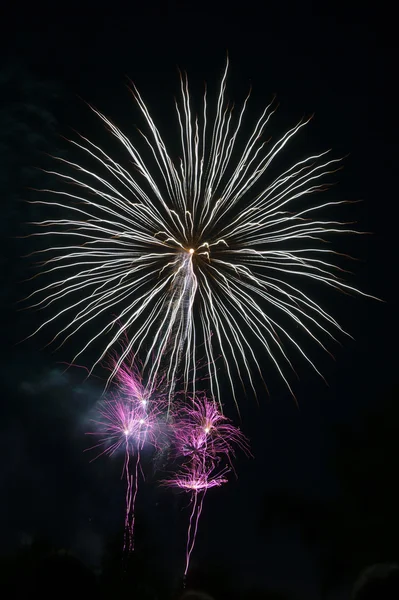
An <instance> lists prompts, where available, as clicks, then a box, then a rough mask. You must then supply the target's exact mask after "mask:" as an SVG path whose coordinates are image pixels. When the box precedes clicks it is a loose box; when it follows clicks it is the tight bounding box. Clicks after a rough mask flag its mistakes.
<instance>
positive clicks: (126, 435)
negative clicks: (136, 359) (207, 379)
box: [91, 363, 165, 553]
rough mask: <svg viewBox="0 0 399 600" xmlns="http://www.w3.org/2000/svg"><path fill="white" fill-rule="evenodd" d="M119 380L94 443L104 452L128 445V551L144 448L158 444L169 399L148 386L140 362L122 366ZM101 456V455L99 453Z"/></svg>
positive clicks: (98, 422) (105, 404) (103, 408)
mask: <svg viewBox="0 0 399 600" xmlns="http://www.w3.org/2000/svg"><path fill="white" fill-rule="evenodd" d="M116 382H117V384H118V387H119V390H118V392H117V393H116V394H114V395H113V396H112V397H111V399H106V400H103V401H102V403H101V405H100V407H99V408H98V412H99V415H100V419H99V420H94V423H95V424H96V426H97V428H98V429H99V432H95V435H100V436H101V439H100V440H99V442H98V443H97V444H96V445H95V446H94V447H92V448H91V449H93V448H97V447H99V446H102V447H104V449H103V451H102V452H101V453H100V455H102V454H108V455H112V454H114V453H115V452H117V451H118V450H120V449H121V448H124V451H125V458H124V465H123V470H122V477H123V476H125V478H126V495H125V499H126V510H125V533H124V546H123V549H124V551H126V552H127V553H130V552H132V551H133V550H134V525H135V504H136V497H137V492H138V479H139V467H140V458H141V452H142V450H143V448H144V445H145V444H146V443H149V444H150V445H151V446H153V447H155V448H157V447H158V446H159V443H160V441H159V438H161V437H162V436H163V435H164V432H163V431H162V415H163V412H164V409H165V401H164V400H163V397H162V394H161V393H160V395H159V396H157V394H156V393H154V390H153V389H151V390H148V389H146V387H145V386H144V384H143V380H142V377H141V374H140V371H139V369H138V367H137V364H136V363H133V364H132V365H131V366H127V365H126V364H123V365H121V366H120V368H119V371H118V374H117V378H116ZM96 458H98V457H96Z"/></svg>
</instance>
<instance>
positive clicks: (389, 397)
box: [0, 1, 399, 599]
mask: <svg viewBox="0 0 399 600" xmlns="http://www.w3.org/2000/svg"><path fill="white" fill-rule="evenodd" d="M1 10H2V15H1V16H0V22H1V23H2V29H3V31H2V35H1V45H2V52H1V59H2V60H1V63H0V64H1V69H0V152H1V162H0V186H1V202H2V207H3V215H2V219H1V220H0V226H1V228H2V240H3V249H4V259H5V260H4V262H3V270H4V275H5V279H4V283H3V285H2V289H1V299H2V311H1V319H2V323H1V326H2V329H1V332H2V349H3V359H2V362H1V368H2V384H3V394H2V411H3V414H2V418H1V420H0V443H1V447H2V451H1V454H0V465H1V473H0V481H1V490H2V492H1V510H0V519H1V521H3V522H1V523H0V531H1V536H0V538H1V552H2V553H3V555H4V557H8V558H4V560H5V561H6V562H5V563H4V564H8V562H7V561H8V560H11V559H10V558H9V557H10V556H12V555H15V553H17V556H21V555H24V556H26V555H29V553H32V554H34V553H35V552H36V553H38V554H40V553H42V554H40V556H42V555H43V556H47V555H48V554H49V553H50V554H51V552H53V550H54V549H56V550H60V549H62V550H65V551H68V552H70V553H72V554H73V555H74V556H76V557H77V558H78V559H79V560H81V561H83V563H84V564H86V565H88V566H89V567H90V568H92V569H94V570H96V572H99V570H100V568H101V564H103V561H104V556H108V555H109V553H111V554H112V550H107V549H109V548H113V547H114V546H112V544H118V540H119V537H118V536H119V533H120V532H119V528H120V524H121V520H122V518H123V492H124V489H123V488H124V486H123V483H122V482H121V481H120V480H119V477H120V469H121V464H120V463H119V462H118V461H117V460H114V461H112V460H111V461H108V462H107V460H100V461H97V462H95V463H91V464H90V463H89V459H90V458H91V457H90V456H89V455H88V454H84V453H83V451H84V449H85V448H87V446H88V442H87V438H86V437H85V436H84V432H85V431H87V430H88V428H89V425H88V422H89V419H90V416H91V409H92V407H93V406H94V404H95V402H96V400H97V398H98V396H99V394H100V391H101V383H102V382H101V379H92V380H91V381H90V382H85V381H84V376H83V373H82V372H80V371H79V370H69V371H68V372H67V373H64V372H63V365H61V364H60V361H63V360H69V359H70V358H71V356H70V355H68V356H64V354H63V352H62V350H61V351H59V352H57V353H53V352H52V350H51V348H45V347H43V346H44V344H45V343H46V342H47V341H48V339H49V337H46V336H47V333H46V335H43V336H41V337H40V336H39V338H38V339H37V338H34V339H33V340H29V341H27V342H25V343H23V344H20V345H17V342H19V341H20V340H21V339H22V338H23V337H24V336H25V335H27V334H28V333H30V332H31V330H32V329H35V328H36V327H37V326H38V325H39V324H40V322H41V320H42V315H40V313H35V312H18V311H17V301H19V300H21V299H22V298H23V297H24V296H25V295H26V289H27V288H26V284H25V283H23V280H24V279H26V278H27V277H29V276H31V275H32V271H31V264H30V259H29V258H22V255H24V254H26V253H28V252H30V251H31V250H32V248H33V247H34V246H31V245H30V244H31V243H32V242H30V241H29V240H28V241H27V240H21V239H19V238H18V236H23V235H26V234H27V233H29V231H31V229H30V228H29V226H28V225H27V224H26V223H27V222H28V221H32V220H35V219H40V218H45V216H44V213H43V209H40V210H39V209H37V208H32V206H29V205H28V204H26V203H25V202H24V201H25V200H27V199H28V200H29V199H33V198H36V197H37V193H36V192H34V191H33V190H32V189H31V188H36V187H45V186H46V185H47V184H48V181H49V177H48V176H46V175H44V174H43V173H42V172H41V171H40V170H39V169H40V168H43V167H44V168H47V167H48V166H49V164H50V163H49V158H48V156H47V153H58V154H60V153H61V155H63V156H65V157H67V158H71V159H72V160H73V158H74V156H73V149H71V148H70V147H69V146H68V145H67V144H66V143H65V142H64V140H63V138H62V136H67V137H71V136H73V135H74V134H73V131H72V129H76V130H78V131H79V132H80V133H82V134H84V135H87V136H88V137H89V138H91V139H93V140H94V141H98V142H99V143H100V145H101V143H103V144H107V141H108V137H107V135H106V134H105V133H104V132H103V131H102V129H101V125H100V124H99V122H98V121H97V120H96V118H95V117H94V116H93V115H92V114H91V113H90V111H89V109H88V108H87V106H86V105H85V101H86V102H89V103H91V104H93V105H95V106H96V107H97V108H99V109H100V110H101V111H103V112H104V113H105V114H106V115H108V116H109V117H110V118H111V119H112V120H113V121H115V122H116V123H117V124H118V125H119V126H120V127H121V129H122V130H124V131H125V132H126V133H127V134H128V135H129V134H132V135H135V130H134V126H135V125H136V123H137V121H138V113H137V111H136V109H135V108H134V106H133V103H132V99H131V97H130V95H129V92H128V91H127V89H126V82H127V77H130V78H131V79H132V80H133V81H134V82H135V83H136V85H137V86H138V88H139V89H140V91H141V93H142V95H143V96H144V99H145V100H146V102H147V104H148V107H149V109H150V112H151V113H152V114H153V116H154V119H155V121H156V122H157V123H161V124H162V125H161V130H162V131H163V133H164V136H165V138H167V139H172V140H173V136H174V135H175V122H174V107H173V97H174V95H175V94H176V93H177V92H178V83H179V82H178V74H177V66H178V67H180V68H182V69H185V70H187V72H188V74H189V78H190V81H191V82H192V87H193V90H194V94H197V96H198V95H199V94H200V93H202V85H203V81H204V80H206V81H207V82H208V86H209V88H212V89H213V90H216V89H217V85H218V84H219V81H220V76H221V74H222V71H223V67H224V64H225V56H226V51H228V52H229V56H230V60H231V69H230V74H229V95H230V96H231V97H233V98H237V99H242V98H243V97H244V95H245V94H246V92H247V89H248V86H249V84H250V83H251V84H252V86H253V94H252V100H251V105H250V111H251V112H252V111H253V114H254V115H257V114H258V113H259V112H260V110H261V109H262V108H263V107H264V105H265V104H266V103H268V102H269V100H270V98H271V97H272V95H273V94H274V93H275V94H277V98H278V100H279V102H280V108H279V110H278V113H277V114H276V115H275V116H274V118H273V123H272V125H271V133H272V135H277V134H278V133H279V132H282V131H284V130H285V128H286V127H289V126H291V125H293V124H294V123H296V122H297V120H298V119H299V118H301V117H302V116H303V115H309V114H312V113H313V112H314V113H315V118H314V120H313V121H312V123H311V124H310V125H309V126H308V127H306V130H305V131H304V132H303V133H301V142H298V144H297V145H296V144H294V146H293V148H289V149H287V152H291V153H292V155H291V157H290V158H292V160H293V161H294V160H300V159H301V158H303V156H305V155H306V154H308V153H313V152H317V151H320V150H324V149H326V148H330V147H331V148H333V149H334V152H335V154H336V155H346V154H349V157H348V158H347V159H346V160H345V169H344V171H342V172H340V174H339V178H338V179H339V186H337V187H335V188H334V191H333V192H332V193H333V194H335V195H336V197H337V198H338V199H351V200H358V199H360V200H363V202H362V203H360V204H357V205H356V208H355V211H354V212H353V209H351V212H350V218H353V216H355V218H356V221H357V227H358V228H359V229H360V230H363V231H370V232H372V235H369V236H364V237H361V238H360V237H357V236H354V237H353V238H347V239H345V243H344V247H345V250H346V251H347V252H348V253H349V254H351V255H353V256H355V257H357V258H359V261H357V262H355V263H351V265H350V268H351V270H352V271H353V273H354V274H353V275H352V276H350V282H353V283H355V284H356V285H357V286H358V287H359V288H360V289H362V290H363V291H365V292H366V293H370V294H374V295H377V296H379V297H380V298H382V299H383V300H385V301H386V303H379V302H376V301H373V300H368V299H365V298H361V297H356V298H350V297H348V298H347V297H344V296H342V295H338V294H337V295H335V296H334V295H331V296H329V295H327V294H326V295H325V298H324V305H325V307H326V308H327V310H329V311H330V312H332V313H333V315H334V316H335V317H336V318H337V319H338V321H339V322H340V323H341V324H342V326H343V328H344V329H346V330H349V331H350V333H351V335H353V337H354V340H351V339H349V338H347V339H344V340H343V345H342V346H341V347H340V346H339V345H336V346H334V347H331V350H332V351H333V353H334V357H335V361H333V360H331V359H330V358H329V357H328V356H327V355H326V356H323V355H322V354H321V353H320V352H319V351H318V350H317V349H315V348H313V352H314V354H313V358H315V359H316V362H317V365H318V366H319V367H320V369H321V370H322V372H323V374H324V375H325V377H326V380H327V381H328V384H329V385H328V386H326V385H325V384H324V382H323V381H321V380H320V379H318V377H317V375H316V374H315V373H313V372H311V371H310V370H309V369H308V368H302V365H300V366H299V368H298V375H299V379H298V381H296V382H295V381H294V389H295V393H296V396H297V400H298V405H299V407H298V406H296V404H295V402H294V401H293V399H292V397H291V396H290V394H289V392H288V391H287V390H286V389H285V388H284V386H283V383H282V382H280V381H279V380H278V379H277V377H276V375H275V374H274V372H273V371H272V370H270V375H269V373H268V372H267V371H265V378H266V380H267V382H268V384H270V389H271V391H272V393H271V396H270V397H269V398H268V397H260V398H259V406H258V405H257V404H256V402H255V400H254V399H253V398H251V397H248V398H245V397H242V399H241V408H242V422H241V426H242V427H243V429H244V431H245V432H246V433H247V434H248V435H249V437H250V438H251V444H252V450H253V454H254V457H255V458H254V459H252V460H244V459H241V460H239V461H238V464H237V470H238V474H239V479H238V481H231V482H230V483H229V485H228V486H225V488H224V489H222V490H212V491H211V492H210V493H209V496H208V497H207V502H206V506H205V509H204V513H203V517H202V525H201V530H200V533H199V536H198V544H197V547H196V550H195V554H194V555H193V572H197V574H198V575H197V584H198V585H199V586H202V587H208V588H209V591H210V592H213V593H215V594H216V591H215V590H216V589H219V588H220V589H225V590H226V589H227V588H228V587H229V586H230V587H232V588H233V589H235V590H236V591H237V590H241V591H242V593H243V594H244V596H242V597H249V591H248V590H249V589H250V588H255V587H257V588H260V589H263V590H265V589H266V588H268V589H274V588H276V589H281V590H286V592H285V593H286V594H287V596H281V597H293V598H294V597H298V598H308V599H312V598H320V597H325V598H327V597H331V598H340V597H342V598H344V597H346V596H345V594H346V593H347V590H348V589H349V587H350V585H351V582H352V581H353V578H354V577H355V576H356V575H357V573H358V571H359V570H360V569H361V568H362V567H363V566H365V565H366V564H370V563H373V562H378V561H381V560H399V556H398V552H397V550H395V547H396V546H395V544H394V541H393V540H394V539H397V536H398V533H399V526H398V523H397V520H396V521H395V512H396V511H395V508H394V506H395V505H394V501H393V498H396V496H395V480H396V478H397V469H396V465H397V459H398V457H399V452H398V445H397V442H396V437H397V433H396V432H397V427H399V421H398V417H399V411H398V408H397V401H398V400H399V398H398V394H397V383H398V378H397V372H396V369H397V318H396V310H397V304H396V289H397V266H396V265H397V260H396V259H397V250H396V248H397V233H396V230H397V219H396V217H397V201H398V199H397V185H396V180H395V174H396V170H397V159H398V153H397V131H398V130H397V123H398V120H397V92H396V85H397V83H396V71H397V67H396V65H397V51H396V38H397V32H396V29H395V24H394V15H393V14H391V13H390V10H391V9H389V8H388V6H387V5H384V4H381V3H379V4H378V6H377V7H373V8H365V6H364V5H363V4H361V3H359V4H358V5H357V4H355V3H351V4H350V6H349V5H348V4H347V3H343V4H342V5H340V4H339V3H331V4H329V3H325V2H320V3H313V4H312V3H309V2H302V3H298V4H293V5H290V4H289V3H281V4H278V8H277V4H276V5H273V6H271V5H269V3H261V2H259V3H251V2H245V3H240V4H239V5H238V4H237V5H235V4H234V3H232V2H229V3H228V2H226V3H223V2H213V3H206V2H205V3H204V2H201V3H191V2H166V1H165V2H151V1H150V2H148V3H135V2H131V3H126V4H125V5H118V3H108V4H105V3H104V4H103V5H101V6H94V4H93V5H89V4H88V5H87V6H86V7H85V6H84V5H80V6H74V5H73V4H68V5H65V6H63V5H62V4H60V5H57V6H55V5H50V4H49V5H48V6H47V7H46V6H45V5H44V4H41V3H39V4H35V5H34V7H27V6H25V4H22V3H21V4H18V3H12V4H11V3H10V4H9V5H7V4H5V5H4V4H3V6H2V9H1ZM393 10H394V9H393V8H392V11H393ZM71 153H72V154H71ZM343 218H346V215H345V216H343ZM53 333H54V331H53ZM48 335H50V332H49V334H48ZM266 368H268V367H267V366H266V363H265V369H266ZM98 375H99V377H101V372H100V373H99V374H98ZM227 404H228V402H227ZM228 413H229V415H230V416H231V417H232V418H234V419H236V420H237V415H236V413H235V411H234V406H233V404H231V406H230V410H229V409H228ZM370 414H371V415H373V416H372V417H370V416H369V415H370ZM377 414H378V415H379V416H378V418H377V416H376V415H377ZM148 460H149V457H148ZM149 471H150V472H151V469H149ZM155 483H156V477H154V476H152V475H151V476H150V477H149V482H148V486H147V487H146V488H145V490H144V487H143V488H142V489H143V491H142V494H141V500H140V501H139V505H138V516H139V519H141V523H142V525H141V528H142V533H140V531H139V532H138V538H139V540H140V539H142V554H143V557H144V558H143V564H144V565H145V568H144V567H143V569H144V571H145V572H146V573H147V574H149V577H150V579H151V577H155V575H154V573H157V572H158V571H159V570H160V569H161V566H162V565H167V568H166V571H167V574H168V577H169V579H172V580H173V581H174V582H175V581H176V580H177V579H178V577H179V573H180V570H181V566H182V560H183V547H184V535H185V520H184V518H185V517H187V511H186V512H182V511H183V509H184V507H185V506H186V504H187V502H186V501H185V500H184V499H182V498H181V497H177V496H175V495H173V494H171V493H164V492H162V491H161V492H160V491H158V488H157V487H156V485H155ZM396 495H397V492H396ZM396 506H397V504H396ZM396 519H397V517H396ZM365 532H367V534H366V533H365ZM140 536H141V538H140ZM362 536H364V538H363V537H362ZM395 536H396V538H395ZM115 539H116V540H117V541H116V542H115V541H114V540H115ZM38 548H39V549H38ZM51 549H52V550H51ZM107 552H108V554H107ZM115 552H116V551H115ZM146 552H147V554H146ZM13 553H14V554H13ZM46 553H47V554H46ZM395 553H396V554H395ZM19 564H20V565H21V564H22V563H21V562H19ZM20 568H21V569H23V568H24V567H23V566H20ZM103 568H104V567H103ZM144 571H143V570H142V572H144ZM201 573H202V574H201ZM211 573H216V575H214V576H211V575H210V574H211ZM205 574H206V576H205ZM208 580H209V581H208ZM207 581H208V583H207ZM165 585H166V584H165ZM244 590H247V591H244ZM225 593H226V592H225ZM220 594H222V592H220ZM288 594H292V596H290V595H288ZM148 597H152V596H148ZM219 597H222V596H219ZM230 597H231V596H230ZM254 597H255V596H254ZM259 597H268V596H266V595H264V596H259ZM270 597H271V595H270ZM275 597H277V596H275Z"/></svg>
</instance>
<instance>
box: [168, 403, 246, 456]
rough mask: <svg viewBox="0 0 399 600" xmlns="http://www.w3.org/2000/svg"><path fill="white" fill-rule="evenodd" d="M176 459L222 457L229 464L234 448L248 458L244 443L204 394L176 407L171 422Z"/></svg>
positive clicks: (227, 420)
mask: <svg viewBox="0 0 399 600" xmlns="http://www.w3.org/2000/svg"><path fill="white" fill-rule="evenodd" d="M173 436H174V446H175V450H176V454H177V456H187V457H191V458H193V459H194V458H199V457H201V456H203V455H205V456H208V457H216V456H221V455H224V456H226V457H227V458H228V460H229V462H230V459H231V457H232V456H235V452H236V448H239V449H240V450H242V451H243V452H244V453H245V454H250V450H249V443H248V439H247V438H246V437H245V435H244V434H243V433H242V431H241V430H240V429H239V428H238V427H236V426H235V425H233V424H232V423H231V421H230V420H229V419H228V418H227V417H225V416H224V415H223V414H222V412H221V411H220V407H219V405H218V404H217V403H216V402H214V401H213V400H210V399H209V398H208V397H207V396H206V394H205V393H200V394H197V395H196V396H195V397H193V398H189V399H188V401H187V400H186V401H185V403H184V404H183V403H182V404H180V405H177V407H176V409H175V411H174V418H173Z"/></svg>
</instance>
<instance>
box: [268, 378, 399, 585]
mask: <svg viewBox="0 0 399 600" xmlns="http://www.w3.org/2000/svg"><path fill="white" fill-rule="evenodd" d="M398 433H399V388H398V386H396V387H395V388H394V389H392V390H390V391H389V392H388V393H387V394H386V395H385V396H384V397H381V398H380V399H379V402H378V404H377V405H376V406H374V407H373V408H372V409H368V410H365V411H364V414H363V415H362V416H361V417H360V419H359V420H358V422H357V423H356V424H355V425H353V426H340V427H337V428H335V431H334V434H335V440H336V444H335V450H334V452H333V454H332V456H331V457H330V465H331V469H332V471H333V473H334V474H335V477H336V479H337V482H338V486H339V489H338V492H337V495H336V497H334V498H331V499H330V500H328V501H324V502H323V501H311V500H309V499H308V498H306V497H298V496H295V495H292V494H290V493H287V492H285V493H281V494H279V495H275V496H273V497H268V498H267V499H266V501H265V511H264V515H263V522H262V524H263V527H264V529H267V528H268V527H270V526H271V525H272V524H273V523H276V522H278V521H279V520H280V521H281V522H282V523H284V524H287V523H291V524H295V525H298V524H299V525H300V527H301V529H302V533H303V537H304V540H305V541H306V543H307V544H308V545H309V547H310V548H311V549H312V550H313V551H314V554H315V557H316V558H317V560H318V562H319V565H320V569H321V572H322V590H321V591H322V594H326V593H327V591H328V590H330V589H332V588H334V587H338V586H339V585H343V584H345V583H347V582H349V581H353V579H354V577H356V575H357V574H358V573H359V571H360V570H361V569H363V568H364V567H366V566H367V565H371V564H375V563H383V562H395V561H396V562H397V561H398V559H399V547H398V544H397V540H398V539H399V512H398V506H399V486H398V485H397V481H396V480H397V464H398V459H399V435H398Z"/></svg>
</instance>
